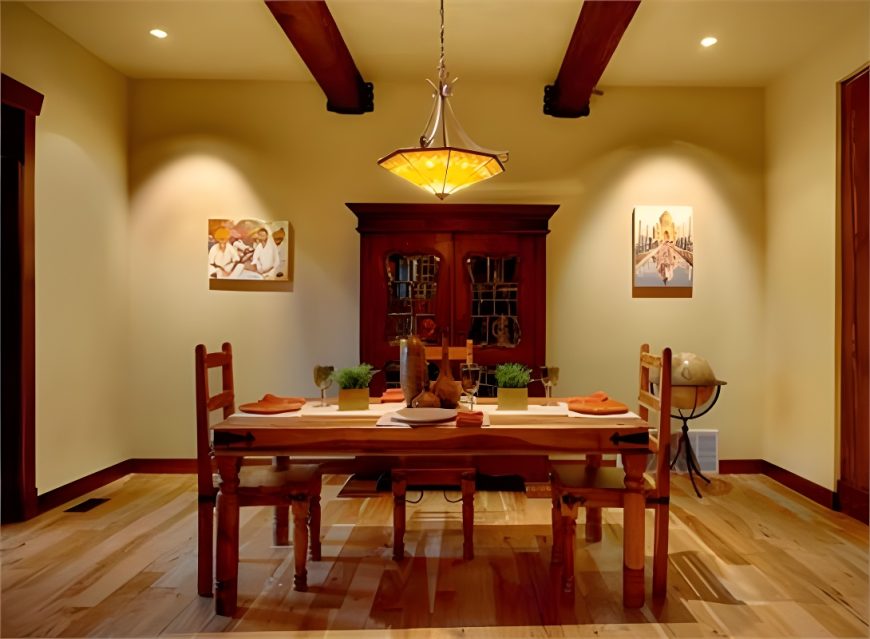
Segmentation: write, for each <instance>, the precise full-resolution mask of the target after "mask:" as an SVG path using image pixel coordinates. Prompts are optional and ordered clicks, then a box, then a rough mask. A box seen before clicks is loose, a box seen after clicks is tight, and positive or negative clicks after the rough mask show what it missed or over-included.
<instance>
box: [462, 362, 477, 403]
mask: <svg viewBox="0 0 870 639" xmlns="http://www.w3.org/2000/svg"><path fill="white" fill-rule="evenodd" d="M481 372H482V369H481V367H480V366H478V365H477V364H460V365H459V383H460V384H461V385H462V392H463V393H465V394H466V395H468V405H469V408H470V409H471V410H474V394H475V393H476V392H477V390H478V389H479V388H480V374H481Z"/></svg>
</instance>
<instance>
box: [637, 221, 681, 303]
mask: <svg viewBox="0 0 870 639" xmlns="http://www.w3.org/2000/svg"><path fill="white" fill-rule="evenodd" d="M694 244H695V242H694V229H693V226H692V207H690V206H636V207H634V214H633V241H632V246H633V272H632V296H633V297H691V296H692V282H693V271H694V265H695V252H694V251H695V247H694Z"/></svg>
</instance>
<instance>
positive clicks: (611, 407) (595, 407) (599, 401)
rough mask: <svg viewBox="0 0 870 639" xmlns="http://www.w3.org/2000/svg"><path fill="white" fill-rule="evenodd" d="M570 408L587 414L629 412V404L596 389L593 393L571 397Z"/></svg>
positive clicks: (569, 400)
mask: <svg viewBox="0 0 870 639" xmlns="http://www.w3.org/2000/svg"><path fill="white" fill-rule="evenodd" d="M568 410H571V411H574V412H575V413H584V414H586V415H618V414H619V413H627V412H628V406H626V405H625V404H623V403H622V402H618V401H616V400H615V399H610V397H608V395H607V393H605V392H604V391H595V392H594V393H592V394H591V395H586V396H583V397H571V398H569V399H568Z"/></svg>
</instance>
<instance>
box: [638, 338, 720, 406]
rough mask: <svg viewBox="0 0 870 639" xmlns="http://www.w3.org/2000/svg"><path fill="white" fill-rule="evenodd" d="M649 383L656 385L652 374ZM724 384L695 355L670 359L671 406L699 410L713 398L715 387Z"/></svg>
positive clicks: (678, 355) (707, 364)
mask: <svg viewBox="0 0 870 639" xmlns="http://www.w3.org/2000/svg"><path fill="white" fill-rule="evenodd" d="M650 381H651V382H652V383H654V384H657V383H658V381H659V380H658V376H657V375H656V374H655V373H653V375H651V378H650ZM724 383H725V382H723V381H721V380H718V379H716V374H715V373H713V367H712V366H710V363H709V362H708V361H707V360H706V359H704V358H703V357H701V356H700V355H696V354H695V353H688V352H683V353H674V354H673V355H672V357H671V406H672V407H673V408H682V409H685V410H692V409H696V408H700V407H701V406H703V405H704V404H706V403H707V402H708V401H710V398H711V397H712V396H713V392H714V391H715V390H716V387H717V386H721V385H722V384H724Z"/></svg>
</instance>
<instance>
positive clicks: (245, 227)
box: [208, 219, 292, 290]
mask: <svg viewBox="0 0 870 639" xmlns="http://www.w3.org/2000/svg"><path fill="white" fill-rule="evenodd" d="M290 230H291V227H290V223H289V222H286V221H282V222H266V221H263V220H254V219H241V220H226V219H212V220H209V221H208V281H209V288H210V289H213V290H214V289H217V290H275V289H278V290H286V289H287V288H288V285H289V284H290V282H291V281H292V278H291V271H292V262H291V259H290V258H291V252H290V249H289V247H290V245H291V244H292V237H291V233H290Z"/></svg>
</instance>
